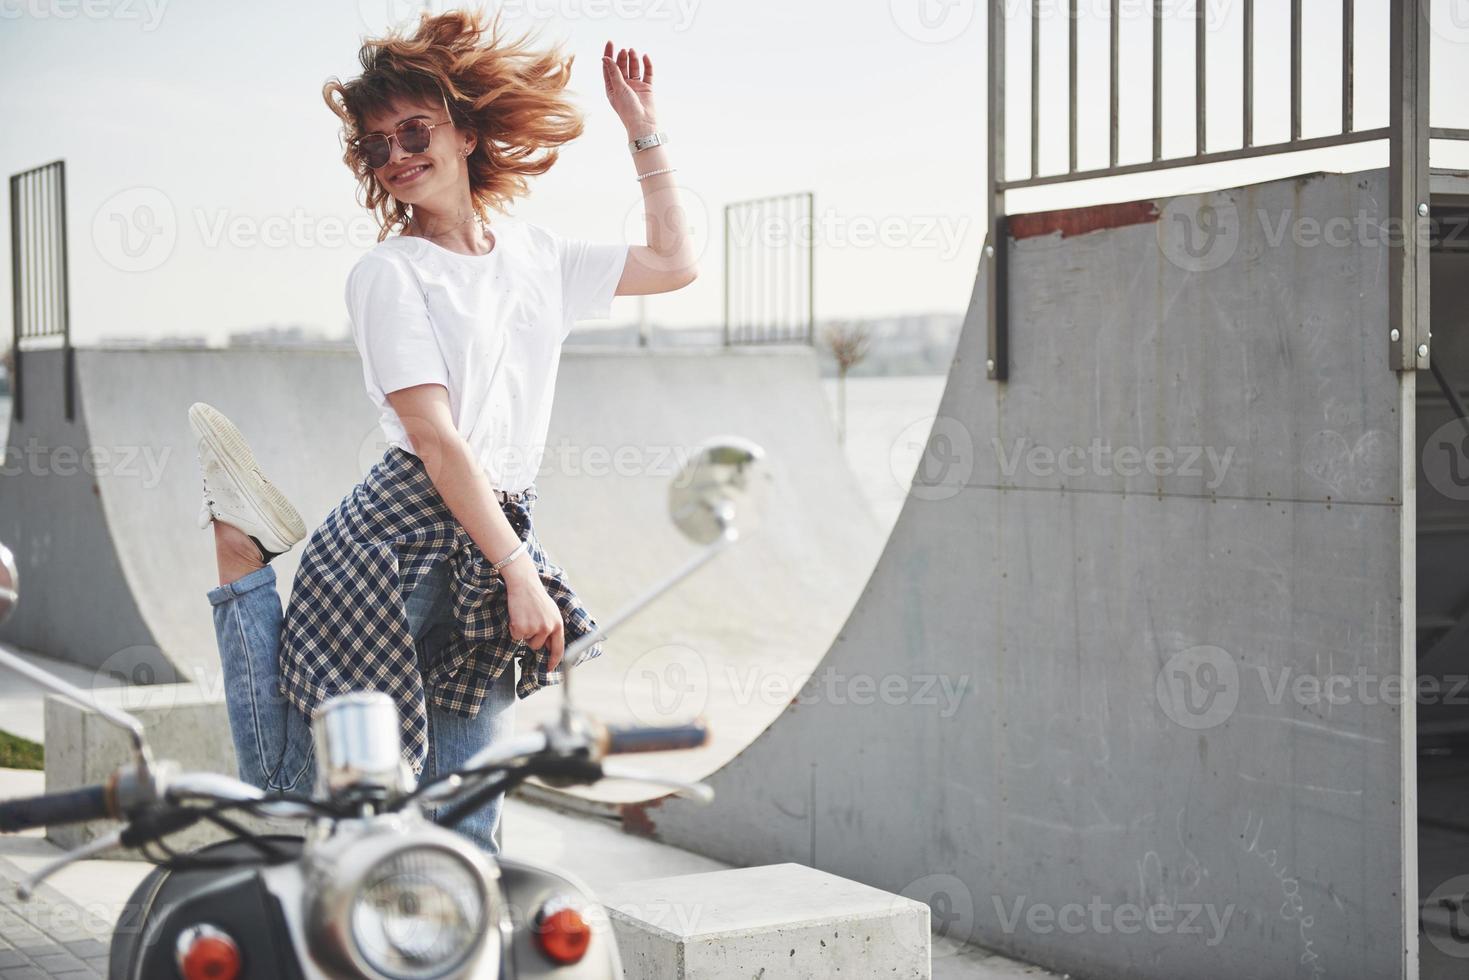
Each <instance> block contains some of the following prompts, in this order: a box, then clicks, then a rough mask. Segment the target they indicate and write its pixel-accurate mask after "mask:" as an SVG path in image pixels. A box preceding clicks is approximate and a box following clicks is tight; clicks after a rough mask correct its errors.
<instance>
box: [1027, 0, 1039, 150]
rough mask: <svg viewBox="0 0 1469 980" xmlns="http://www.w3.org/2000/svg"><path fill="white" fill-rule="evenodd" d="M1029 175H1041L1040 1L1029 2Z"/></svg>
mask: <svg viewBox="0 0 1469 980" xmlns="http://www.w3.org/2000/svg"><path fill="white" fill-rule="evenodd" d="M1030 175H1031V176H1032V177H1039V176H1040V175H1041V0H1030Z"/></svg>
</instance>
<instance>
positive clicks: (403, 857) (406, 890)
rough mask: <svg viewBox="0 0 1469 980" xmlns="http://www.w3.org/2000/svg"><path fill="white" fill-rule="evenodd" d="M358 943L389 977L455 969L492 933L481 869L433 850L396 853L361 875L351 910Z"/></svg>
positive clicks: (407, 979)
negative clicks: (488, 929) (487, 929)
mask: <svg viewBox="0 0 1469 980" xmlns="http://www.w3.org/2000/svg"><path fill="white" fill-rule="evenodd" d="M350 921H351V930H352V944H353V945H354V946H355V947H356V949H357V953H358V955H359V956H361V957H362V959H363V960H364V961H365V962H366V963H367V964H368V965H369V966H370V967H372V969H373V970H375V971H377V972H378V973H379V974H381V975H383V976H385V977H393V978H402V980H429V978H432V977H440V976H444V975H446V974H449V973H452V972H453V971H454V970H456V969H457V968H458V967H460V966H462V965H463V963H464V961H465V960H467V959H468V958H469V957H470V955H471V954H473V952H474V950H475V947H476V944H477V943H478V940H479V938H480V937H481V936H482V935H483V934H484V931H485V894H484V886H483V883H482V880H481V878H480V875H479V873H478V872H477V871H476V870H475V869H474V868H472V867H470V866H469V865H468V864H467V863H466V862H465V861H464V860H463V859H462V858H461V857H460V856H459V855H457V854H454V853H452V852H450V851H446V850H440V849H438V848H432V847H414V848H408V849H405V850H400V851H396V852H394V853H393V854H390V855H389V856H387V857H386V858H384V859H383V860H381V861H379V862H378V863H377V864H376V865H374V866H373V867H372V869H371V870H370V871H369V872H368V873H367V875H366V876H365V877H364V878H363V879H362V885H361V887H360V888H359V889H358V890H357V893H356V895H355V896H353V898H352V903H351V909H350Z"/></svg>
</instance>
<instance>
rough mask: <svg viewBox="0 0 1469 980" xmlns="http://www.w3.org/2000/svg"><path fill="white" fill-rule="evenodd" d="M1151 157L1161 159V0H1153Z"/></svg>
mask: <svg viewBox="0 0 1469 980" xmlns="http://www.w3.org/2000/svg"><path fill="white" fill-rule="evenodd" d="M1153 159H1154V160H1161V159H1163V0H1153Z"/></svg>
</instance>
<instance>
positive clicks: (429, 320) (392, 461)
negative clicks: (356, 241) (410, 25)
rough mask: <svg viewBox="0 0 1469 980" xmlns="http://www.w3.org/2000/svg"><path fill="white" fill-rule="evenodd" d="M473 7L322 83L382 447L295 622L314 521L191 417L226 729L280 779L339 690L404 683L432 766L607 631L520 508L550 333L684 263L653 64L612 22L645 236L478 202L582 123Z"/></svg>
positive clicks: (481, 736)
mask: <svg viewBox="0 0 1469 980" xmlns="http://www.w3.org/2000/svg"><path fill="white" fill-rule="evenodd" d="M481 16H482V15H481V14H479V13H477V12H460V11H452V12H448V13H445V14H442V15H439V16H429V15H427V14H424V15H421V17H420V20H419V23H418V27H417V29H416V31H415V32H414V33H413V35H412V36H410V37H404V36H401V35H399V34H390V35H388V36H387V37H385V38H382V39H374V40H370V41H368V42H367V43H366V44H365V45H364V46H363V48H362V50H361V55H360V57H361V62H362V68H363V73H362V75H361V76H360V77H358V78H356V79H353V80H352V81H350V82H347V83H346V84H343V83H341V82H339V81H337V80H336V79H335V78H333V79H331V80H330V81H329V82H328V83H327V84H326V86H325V87H324V89H323V96H324V98H325V99H326V101H327V104H328V105H329V106H330V107H331V108H332V111H333V112H335V113H336V114H337V116H338V117H339V118H340V119H341V120H342V123H343V128H344V134H345V137H346V152H345V155H344V160H345V162H346V163H347V165H348V167H349V168H350V169H351V170H352V172H353V173H354V174H356V175H357V177H358V180H359V182H360V187H361V190H362V192H363V193H364V195H365V205H366V207H368V208H369V209H370V210H373V211H374V212H375V213H376V214H377V215H378V216H379V220H380V223H381V225H382V230H381V232H380V234H379V236H378V237H379V241H378V244H377V245H376V246H375V247H374V248H373V249H371V250H370V251H368V252H367V253H366V254H365V255H363V256H362V257H361V258H360V259H359V260H358V262H357V263H356V265H355V266H354V267H353V269H352V271H351V273H350V274H349V275H348V279H347V290H346V298H347V305H348V310H349V313H350V315H351V322H352V334H353V339H354V340H355V342H356V344H357V347H358V350H359V352H360V353H361V355H362V366H363V380H364V382H365V384H366V388H367V392H368V396H369V398H371V400H372V401H373V402H374V403H375V404H376V405H377V406H378V408H379V410H380V412H381V424H382V427H383V430H384V432H385V434H386V436H387V439H388V444H389V445H388V449H387V451H386V452H385V453H384V455H383V458H382V460H381V461H380V462H378V463H377V464H376V465H375V466H374V467H373V468H372V470H371V471H370V472H369V473H368V474H367V476H366V477H365V478H364V479H363V481H362V482H361V483H360V484H358V485H357V486H356V487H354V488H353V489H352V491H351V493H349V494H348V495H347V496H346V497H345V498H344V499H343V501H342V502H341V504H340V505H338V507H337V509H336V510H335V511H333V512H332V514H331V515H329V516H328V518H327V520H326V521H325V522H324V523H323V524H322V526H321V527H320V528H318V529H317V530H316V531H315V532H313V534H312V536H311V540H310V541H309V542H308V543H307V546H306V550H305V552H304V553H303V555H302V560H301V565H300V568H299V569H298V571H297V573H296V578H295V581H294V584H293V587H292V595H291V602H290V607H289V609H288V610H287V611H286V613H285V615H284V617H283V616H282V612H281V604H280V598H279V595H278V593H277V591H276V580H275V572H274V570H273V569H272V567H271V566H270V564H269V563H270V560H271V559H272V558H273V557H275V556H276V555H278V554H280V553H282V552H284V551H286V550H288V549H289V548H291V547H292V546H293V545H294V544H295V543H296V542H297V541H299V540H300V539H301V538H303V537H304V536H305V527H304V525H303V524H302V522H301V517H300V515H299V513H298V512H297V511H296V509H295V508H294V507H293V506H292V505H291V504H290V502H289V501H288V500H287V499H286V498H285V496H284V495H283V494H282V493H281V492H280V491H279V490H278V489H277V488H276V487H274V486H273V485H272V484H271V483H270V482H269V481H268V480H267V479H266V478H265V477H264V475H263V474H262V473H261V471H260V468H259V467H258V465H257V464H256V462H255V459H254V456H253V454H252V453H251V452H250V449H249V446H248V445H247V444H246V442H245V440H244V438H243V436H242V435H241V434H240V432H239V430H238V429H237V428H236V427H235V426H234V425H233V424H231V423H230V421H229V420H228V419H226V418H225V417H224V416H223V415H222V414H220V413H219V412H218V411H216V410H214V409H212V408H210V407H209V406H207V405H204V404H202V403H200V404H196V405H195V406H193V407H192V408H191V409H190V412H189V418H190V424H191V426H192V428H193V430H194V433H195V437H196V439H197V440H198V447H199V460H200V464H201V467H202V469H203V475H204V497H205V500H204V507H203V510H202V511H201V513H200V525H201V526H205V527H207V526H208V525H209V524H210V523H212V524H213V526H214V539H215V553H216V556H217V560H218V566H219V586H218V587H217V588H215V589H213V590H211V591H210V593H209V600H210V602H211V603H212V604H213V611H214V621H215V627H216V633H217V636H218V640H219V647H220V655H221V658H222V660H223V665H224V675H225V682H226V690H227V692H228V695H227V699H228V706H229V716H230V727H231V730H232V733H233V736H234V741H235V747H236V751H237V753H238V756H239V766H240V773H241V777H242V778H243V779H245V780H247V781H249V782H252V783H254V784H255V785H258V786H260V787H262V788H265V789H268V790H278V791H295V792H304V791H309V789H310V788H311V786H312V783H313V781H314V778H315V777H314V772H313V760H312V754H311V744H310V734H309V721H308V718H309V715H310V712H311V711H312V710H313V709H314V708H315V706H316V705H318V704H319V703H320V702H321V701H322V700H324V699H325V698H327V697H329V696H331V695H332V694H335V693H338V692H341V691H349V690H364V689H372V690H381V691H386V692H388V693H389V694H391V695H392V696H393V697H394V699H395V701H396V703H397V705H398V709H399V713H400V715H401V720H402V730H401V734H402V747H403V758H404V761H405V762H407V763H408V764H409V765H410V766H411V767H412V768H413V769H414V771H415V772H416V773H419V774H420V779H421V780H430V779H433V778H435V777H436V776H437V775H439V774H442V773H446V772H451V771H453V770H454V769H456V768H459V767H460V766H461V765H462V764H463V763H464V761H465V760H467V759H468V758H469V757H470V756H471V755H473V754H474V753H475V752H477V751H479V750H480V749H481V748H483V747H484V746H485V745H486V744H487V743H489V742H491V741H493V740H495V739H497V738H500V737H502V736H503V735H504V734H506V733H508V731H509V729H510V725H511V715H512V708H513V705H514V703H515V700H516V695H517V694H518V695H519V696H520V697H525V696H527V695H529V694H530V693H532V692H533V691H535V690H537V689H539V688H540V687H541V686H544V685H546V684H549V683H554V682H555V681H556V680H557V677H556V676H555V674H554V673H553V671H555V670H556V668H557V666H558V664H559V662H560V660H561V656H562V653H563V650H564V647H565V645H566V643H568V642H570V641H573V640H575V639H576V638H577V637H578V636H580V635H583V634H585V633H587V632H589V631H592V630H594V629H595V628H596V627H595V623H594V622H593V621H592V619H591V617H589V616H588V615H587V613H586V612H585V610H583V609H582V608H581V605H580V603H579V602H578V600H577V598H576V594H575V592H574V591H573V590H572V589H571V587H570V586H569V585H568V584H567V582H566V579H565V574H564V572H563V570H562V569H561V568H559V567H558V566H556V565H555V564H553V563H552V562H551V561H550V560H549V559H548V558H547V557H546V555H545V554H544V552H543V551H542V550H541V548H540V543H539V540H538V539H537V537H536V534H535V531H534V528H533V527H532V525H531V520H530V517H531V506H532V503H533V501H534V500H535V499H536V494H535V489H534V483H533V480H534V477H535V471H536V468H537V464H538V462H539V457H540V451H541V448H542V447H543V446H544V441H545V436H546V428H547V424H548V421H549V417H550V408H551V399H552V394H553V388H554V383H555V377H556V366H557V363H558V360H559V356H560V350H561V343H562V341H563V340H564V339H565V337H566V335H567V333H568V332H569V331H570V329H571V324H572V322H573V321H574V320H576V319H581V318H588V317H597V316H606V315H607V312H608V306H609V305H610V303H611V301H612V297H613V296H623V295H640V294H649V293H660V292H668V291H671V290H674V289H678V288H680V287H682V286H684V285H687V284H688V283H689V282H691V281H693V279H694V276H695V275H696V267H695V258H694V252H693V247H692V243H691V242H690V240H689V238H688V235H687V232H686V229H685V227H684V223H683V220H682V211H681V209H679V207H678V196H677V190H676V188H675V185H674V182H673V177H672V176H671V174H672V172H673V168H672V167H671V165H670V164H669V157H668V151H667V149H666V147H665V146H664V145H663V143H664V142H666V141H665V140H664V139H663V138H662V134H661V133H659V132H658V124H657V117H656V113H655V110H654V106H653V94H652V81H653V64H652V60H651V59H650V58H648V57H647V56H646V55H645V56H643V57H642V58H641V60H640V59H639V57H638V54H637V52H636V51H635V50H632V49H622V50H619V51H617V52H616V54H615V56H614V54H613V48H612V43H611V42H610V41H609V42H608V43H607V45H606V48H605V49H604V52H603V56H602V74H603V79H604V84H605V90H606V94H607V98H608V101H609V102H610V104H611V106H612V108H613V110H614V111H615V112H616V113H617V116H618V118H619V119H620V120H621V121H622V124H623V126H624V127H625V128H626V129H627V133H628V139H629V141H630V142H629V144H628V147H629V152H630V153H631V154H632V159H633V164H634V170H635V172H636V179H637V180H638V181H639V183H640V185H641V193H642V196H643V201H644V209H645V212H646V225H647V228H648V236H649V245H646V246H641V245H639V246H627V245H623V244H621V243H618V244H612V243H595V242H588V241H584V240H578V239H566V238H562V237H561V236H559V235H557V234H555V233H553V232H551V231H549V230H547V229H545V228H542V227H540V226H538V225H534V224H531V223H528V222H521V221H504V220H498V219H497V220H495V221H494V222H493V223H491V222H490V221H489V220H488V218H487V216H486V212H487V210H488V209H490V208H494V209H496V210H499V211H502V212H503V211H504V209H505V207H506V205H508V204H510V203H511V202H512V201H513V200H514V198H515V197H517V196H520V195H522V194H523V193H524V192H525V190H526V178H527V177H529V176H531V175H534V174H540V173H544V172H546V171H547V170H548V169H550V167H551V166H552V165H553V164H554V163H555V161H556V158H557V154H558V150H557V148H558V147H560V146H561V145H562V144H564V143H566V142H568V141H570V140H572V139H574V138H576V137H577V136H579V135H580V134H581V132H582V126H583V123H582V119H581V117H580V115H579V113H578V112H577V110H576V109H575V107H574V105H573V104H572V103H571V102H570V101H569V100H568V99H567V98H566V96H565V95H564V94H563V90H564V89H565V87H566V85H567V82H568V81H569V71H570V68H571V63H572V60H573V59H572V58H571V57H563V56H562V55H561V54H560V53H559V52H557V51H554V50H553V51H550V52H538V51H534V50H531V49H530V48H529V47H528V46H527V44H526V38H521V39H520V40H519V41H516V42H515V43H513V44H512V43H506V42H504V41H503V40H502V39H501V37H500V34H499V19H498V15H497V17H496V19H495V21H494V22H493V23H492V24H491V25H490V27H489V38H488V40H485V39H484V36H485V32H486V28H485V26H484V25H483V23H482V19H481ZM655 134H656V135H655ZM393 229H397V230H398V233H397V234H396V235H390V234H389V232H390V231H391V230H393ZM598 652H600V651H599V650H598V649H597V648H595V647H594V648H593V649H592V650H591V651H589V653H588V656H592V655H595V654H596V653H598ZM516 660H519V662H520V675H521V676H520V680H519V682H518V683H515V669H514V667H513V666H512V662H514V661H516ZM512 684H513V685H514V686H513V687H512ZM499 811H500V800H498V799H497V800H496V801H495V802H494V803H492V804H491V805H489V806H487V807H485V808H484V809H483V810H482V811H481V812H480V813H479V814H477V815H476V816H474V817H473V818H471V819H470V820H467V821H465V822H464V823H461V824H460V825H459V829H460V830H461V831H463V832H464V833H466V834H467V835H469V836H470V837H472V838H473V839H475V840H476V841H477V842H478V843H479V844H480V845H481V846H482V847H484V848H485V849H486V850H488V851H490V852H491V853H497V852H498V847H497V844H496V840H495V831H496V827H497V823H498V818H499Z"/></svg>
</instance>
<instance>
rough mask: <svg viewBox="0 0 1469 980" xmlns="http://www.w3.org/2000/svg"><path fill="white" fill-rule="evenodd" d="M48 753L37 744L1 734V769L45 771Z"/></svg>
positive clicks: (7, 733)
mask: <svg viewBox="0 0 1469 980" xmlns="http://www.w3.org/2000/svg"><path fill="white" fill-rule="evenodd" d="M45 768H46V752H45V750H44V749H43V748H42V747H41V746H40V745H39V744H38V743H36V742H32V741H31V740H30V739H28V738H21V737H20V736H19V735H11V734H10V733H9V732H0V769H45Z"/></svg>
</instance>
